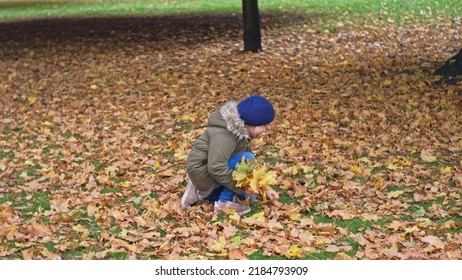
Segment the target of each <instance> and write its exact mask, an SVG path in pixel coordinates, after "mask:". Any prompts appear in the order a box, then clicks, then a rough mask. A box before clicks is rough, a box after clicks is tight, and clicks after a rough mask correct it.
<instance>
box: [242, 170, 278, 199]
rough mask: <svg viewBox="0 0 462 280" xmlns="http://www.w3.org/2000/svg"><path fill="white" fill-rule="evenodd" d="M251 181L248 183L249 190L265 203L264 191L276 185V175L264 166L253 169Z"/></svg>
mask: <svg viewBox="0 0 462 280" xmlns="http://www.w3.org/2000/svg"><path fill="white" fill-rule="evenodd" d="M252 175H253V176H252V180H251V181H250V184H249V186H250V189H251V190H252V191H253V192H254V193H260V195H261V196H262V199H263V201H266V191H267V190H268V189H269V187H270V186H272V185H274V183H276V174H275V172H274V171H268V170H267V169H266V166H262V167H260V168H255V169H254V170H253V172H252Z"/></svg>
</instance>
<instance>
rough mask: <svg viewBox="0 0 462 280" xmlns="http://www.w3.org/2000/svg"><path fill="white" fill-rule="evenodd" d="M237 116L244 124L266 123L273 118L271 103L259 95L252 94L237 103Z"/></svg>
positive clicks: (256, 124)
mask: <svg viewBox="0 0 462 280" xmlns="http://www.w3.org/2000/svg"><path fill="white" fill-rule="evenodd" d="M237 111H238V112H239V116H240V117H241V119H242V120H243V121H244V124H245V125H252V126H261V125H267V124H269V123H271V122H272V121H273V120H274V116H275V112H274V108H273V105H271V102H269V100H268V99H266V98H264V97H263V96H260V95H252V96H249V97H247V98H246V99H244V100H242V101H241V102H239V104H237Z"/></svg>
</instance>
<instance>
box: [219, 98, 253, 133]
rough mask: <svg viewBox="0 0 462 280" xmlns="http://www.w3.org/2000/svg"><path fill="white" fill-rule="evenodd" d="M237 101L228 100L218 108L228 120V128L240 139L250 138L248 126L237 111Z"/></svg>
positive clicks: (226, 120)
mask: <svg viewBox="0 0 462 280" xmlns="http://www.w3.org/2000/svg"><path fill="white" fill-rule="evenodd" d="M237 104H238V103H237V102H236V101H228V102H226V103H225V104H224V105H223V106H221V108H220V109H219V110H218V112H219V113H220V115H221V117H222V118H223V120H224V121H225V122H226V128H227V129H228V131H230V132H231V133H232V134H233V135H235V136H236V137H237V138H238V139H239V140H242V139H250V136H249V132H248V131H247V127H246V126H245V124H244V121H243V120H242V119H241V118H240V116H239V112H238V111H237Z"/></svg>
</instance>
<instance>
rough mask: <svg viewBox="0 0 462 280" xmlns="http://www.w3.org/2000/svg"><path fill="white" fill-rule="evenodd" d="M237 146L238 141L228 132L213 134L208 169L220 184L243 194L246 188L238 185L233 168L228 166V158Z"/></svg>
mask: <svg viewBox="0 0 462 280" xmlns="http://www.w3.org/2000/svg"><path fill="white" fill-rule="evenodd" d="M236 147H237V141H236V140H235V139H234V138H233V137H229V134H227V132H223V133H215V134H213V136H212V137H211V139H210V143H209V153H208V160H207V171H208V173H209V175H210V176H211V177H212V178H213V179H214V180H215V181H217V182H218V183H219V184H221V185H223V186H225V187H227V188H228V189H230V190H231V191H233V192H235V193H237V194H242V193H243V192H244V190H243V189H242V188H237V187H236V181H234V180H233V170H231V169H230V168H229V167H228V160H229V158H230V157H231V155H232V154H233V153H234V151H235V149H236Z"/></svg>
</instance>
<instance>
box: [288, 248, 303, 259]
mask: <svg viewBox="0 0 462 280" xmlns="http://www.w3.org/2000/svg"><path fill="white" fill-rule="evenodd" d="M286 255H287V256H288V257H289V258H301V257H303V250H302V248H300V247H298V246H297V245H292V246H290V248H289V249H288V250H287V253H286Z"/></svg>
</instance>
